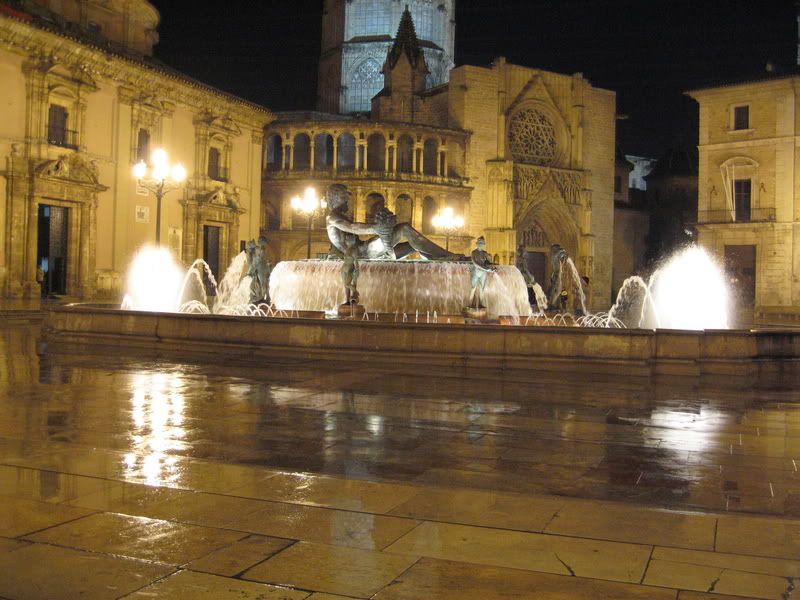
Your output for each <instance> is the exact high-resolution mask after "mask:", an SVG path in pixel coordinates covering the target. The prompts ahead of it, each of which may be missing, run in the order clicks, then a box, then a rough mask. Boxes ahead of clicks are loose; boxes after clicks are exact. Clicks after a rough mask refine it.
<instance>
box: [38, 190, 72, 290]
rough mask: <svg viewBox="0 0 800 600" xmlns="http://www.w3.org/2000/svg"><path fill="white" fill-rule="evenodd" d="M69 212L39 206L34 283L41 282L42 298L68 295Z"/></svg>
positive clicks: (63, 209)
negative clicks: (36, 270)
mask: <svg viewBox="0 0 800 600" xmlns="http://www.w3.org/2000/svg"><path fill="white" fill-rule="evenodd" d="M68 221H69V213H68V209H66V208H63V207H61V206H51V205H49V204H40V205H39V234H38V246H37V251H36V267H37V269H40V270H41V271H38V275H37V278H36V279H37V281H38V280H39V279H40V278H41V279H42V295H43V296H47V295H49V294H66V293H67V224H68Z"/></svg>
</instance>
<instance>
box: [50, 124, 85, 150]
mask: <svg viewBox="0 0 800 600" xmlns="http://www.w3.org/2000/svg"><path fill="white" fill-rule="evenodd" d="M47 143H48V144H50V145H52V146H61V147H62V148H72V149H76V148H77V147H78V132H77V131H72V130H71V129H62V128H60V127H49V128H48V129H47Z"/></svg>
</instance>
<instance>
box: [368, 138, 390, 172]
mask: <svg viewBox="0 0 800 600" xmlns="http://www.w3.org/2000/svg"><path fill="white" fill-rule="evenodd" d="M385 170H386V140H385V139H384V138H383V136H382V135H381V134H380V133H373V134H372V135H371V136H369V137H368V138H367V171H376V172H379V173H382V172H383V171H385Z"/></svg>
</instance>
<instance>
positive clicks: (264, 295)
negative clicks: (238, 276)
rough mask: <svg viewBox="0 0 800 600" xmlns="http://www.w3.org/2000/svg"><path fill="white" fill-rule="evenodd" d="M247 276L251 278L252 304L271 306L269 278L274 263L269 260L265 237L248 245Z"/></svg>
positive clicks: (251, 241)
mask: <svg viewBox="0 0 800 600" xmlns="http://www.w3.org/2000/svg"><path fill="white" fill-rule="evenodd" d="M245 251H246V253H247V264H248V267H247V275H248V276H249V277H250V304H269V303H270V298H269V276H270V273H271V272H272V263H270V262H269V259H268V258H267V238H265V237H264V236H263V235H262V236H260V237H259V238H258V243H257V244H256V242H255V240H250V241H249V242H248V243H247V249H246V250H245Z"/></svg>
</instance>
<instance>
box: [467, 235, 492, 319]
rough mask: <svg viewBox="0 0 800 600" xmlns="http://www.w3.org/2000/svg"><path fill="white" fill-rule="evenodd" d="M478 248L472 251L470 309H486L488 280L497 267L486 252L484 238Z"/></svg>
mask: <svg viewBox="0 0 800 600" xmlns="http://www.w3.org/2000/svg"><path fill="white" fill-rule="evenodd" d="M475 245H476V248H475V250H473V251H472V255H471V257H472V263H470V265H469V280H470V285H471V288H472V289H471V290H470V293H469V305H470V308H478V309H480V308H486V278H487V277H488V275H489V273H494V272H495V271H496V270H497V267H496V266H495V265H493V264H492V255H491V254H489V253H488V252H486V240H485V239H484V237H483V236H481V237H479V238H478V239H477V241H476V242H475Z"/></svg>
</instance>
